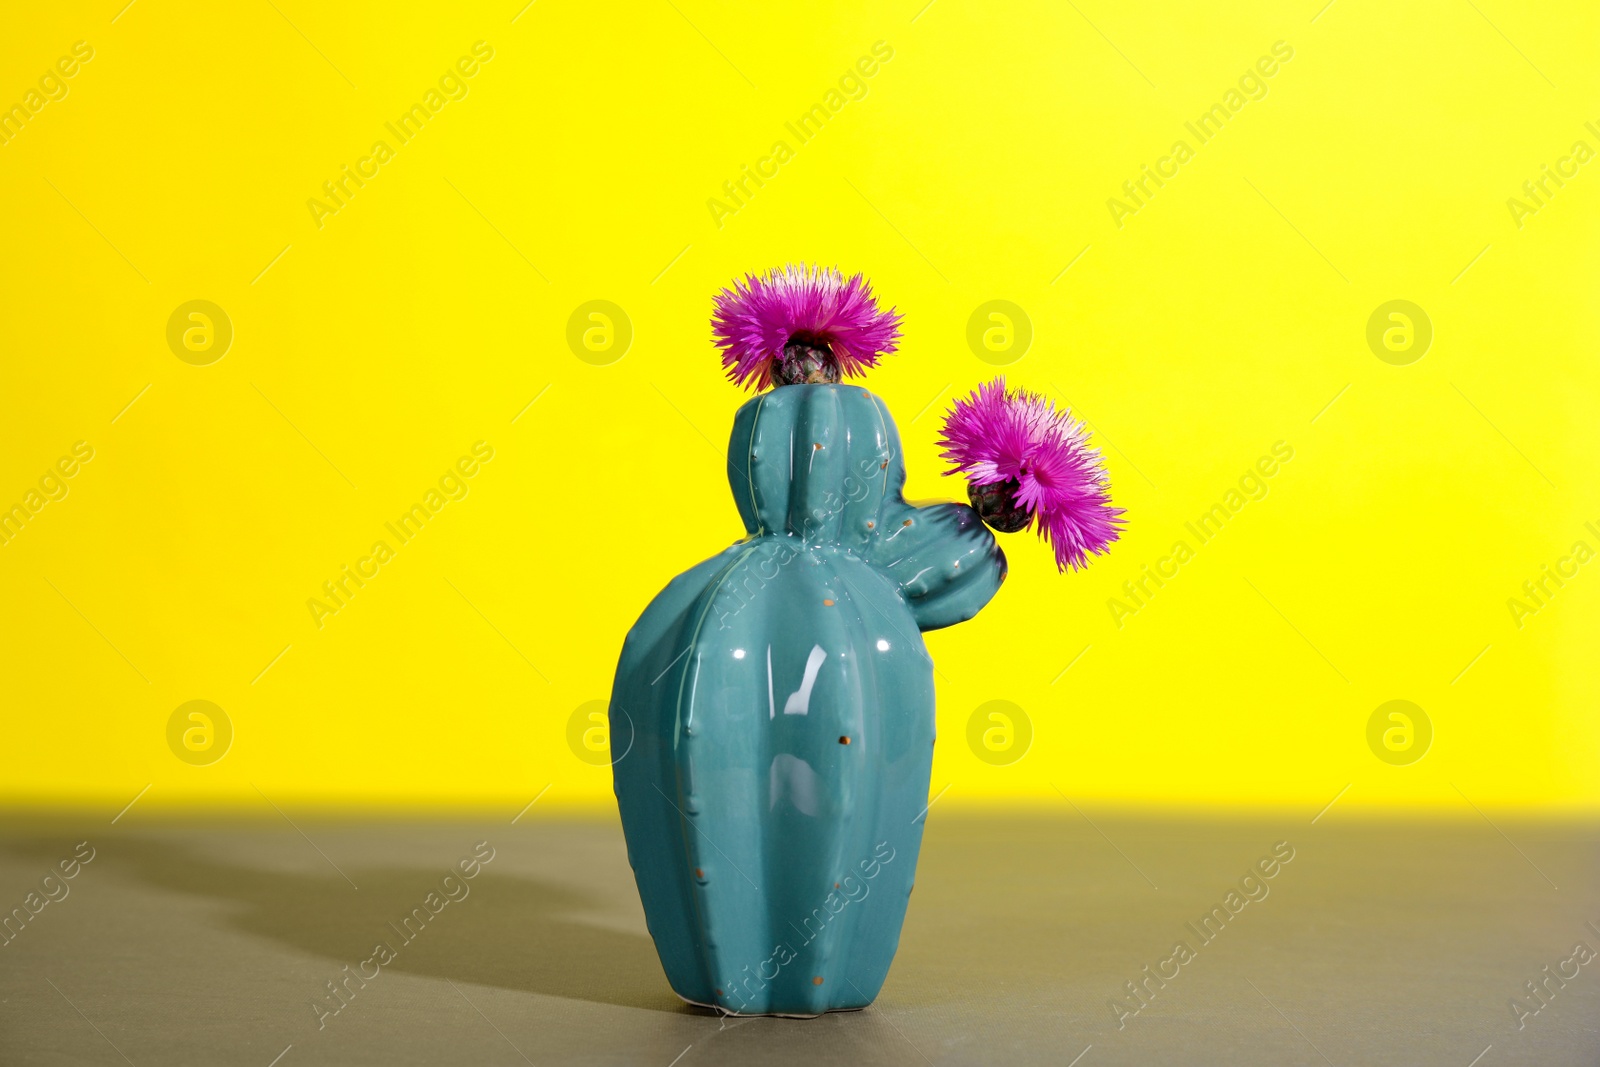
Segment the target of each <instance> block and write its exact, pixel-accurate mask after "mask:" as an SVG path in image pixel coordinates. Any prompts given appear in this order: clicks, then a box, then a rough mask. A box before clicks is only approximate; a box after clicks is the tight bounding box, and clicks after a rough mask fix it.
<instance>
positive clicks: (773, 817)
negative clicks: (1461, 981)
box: [610, 384, 1006, 1016]
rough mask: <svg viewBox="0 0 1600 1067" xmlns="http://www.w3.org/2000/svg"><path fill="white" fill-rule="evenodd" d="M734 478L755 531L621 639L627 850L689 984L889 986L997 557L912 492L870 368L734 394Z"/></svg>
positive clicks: (790, 998)
mask: <svg viewBox="0 0 1600 1067" xmlns="http://www.w3.org/2000/svg"><path fill="white" fill-rule="evenodd" d="M728 482H729V485H730V487H731V488H732V490H733V495H734V499H735V501H736V503H737V505H738V509H739V514H740V516H741V518H742V519H743V521H744V525H745V528H746V531H747V534H748V536H747V537H745V538H744V539H743V540H740V541H738V542H736V543H735V544H734V545H732V546H731V547H730V548H728V549H726V550H725V551H723V552H721V553H719V554H717V555H716V556H713V557H712V558H711V559H708V560H706V561H705V562H703V563H701V564H699V565H698V566H696V567H694V568H692V569H691V570H689V571H687V572H685V573H684V574H682V575H680V576H679V577H677V578H676V579H674V580H673V581H672V582H671V583H670V584H669V585H668V586H667V587H666V589H664V590H662V592H661V593H660V594H659V595H658V596H657V597H656V598H655V599H654V600H653V601H652V602H651V603H650V606H649V607H648V608H646V609H645V611H644V614H643V615H642V616H640V618H639V621H638V622H637V623H636V624H635V625H634V627H633V629H632V630H631V631H630V632H629V633H628V636H627V639H626V641H625V643H624V646H623V650H622V656H621V660H620V662H619V663H618V666H617V674H616V680H615V684H614V686H613V689H612V697H611V705H610V719H611V738H612V747H613V752H614V753H616V757H615V762H614V764H613V775H614V780H615V789H616V795H617V804H618V807H619V809H620V811H621V816H622V825H623V830H624V832H625V835H626V837H627V845H628V858H629V861H630V863H631V864H632V866H633V870H634V875H635V878H636V880H637V882H638V887H639V895H640V898H641V900H642V902H643V904H644V912H645V918H646V921H647V923H648V925H649V929H650V934H651V936H652V937H653V938H654V940H655V945H656V949H657V952H658V953H659V955H660V957H661V965H662V967H663V968H664V969H665V971H666V975H667V979H668V981H669V982H670V983H671V986H672V988H673V990H674V991H675V992H676V993H677V994H678V996H680V997H682V998H683V999H684V1000H686V1001H689V1002H691V1003H694V1004H700V1005H704V1006H708V1007H713V1008H716V1009H718V1010H721V1011H725V1012H729V1013H734V1014H774V1015H792V1016H814V1015H819V1014H821V1013H823V1012H827V1011H836V1010H846V1009H855V1008H861V1007H864V1006H866V1005H867V1004H869V1003H870V1002H871V1001H872V1000H873V998H874V997H876V996H877V994H878V991H879V989H880V988H881V987H882V985H883V981H884V978H885V976H886V975H887V974H888V971H889V965H890V962H891V961H892V960H893V958H894V954H895V950H896V947H897V946H898V944H899V939H900V928H901V924H902V921H903V920H904V918H905V913H906V907H907V902H908V898H909V896H910V894H911V888H912V884H913V881H914V878H915V874H916V867H917V856H918V852H919V850H920V847H921V843H922V827H923V819H924V817H925V813H926V808H927V805H928V801H929V796H928V787H929V773H930V769H931V766H932V759H933V743H934V691H933V663H932V661H931V660H930V659H929V657H928V652H927V649H926V648H925V646H924V645H923V641H922V636H921V632H922V631H924V630H932V629H936V628H938V627H941V626H949V625H951V624H953V623H957V622H962V621H964V620H966V619H969V618H971V617H972V616H973V615H974V614H976V613H977V612H978V610H979V609H981V608H982V607H983V606H984V605H985V604H986V603H988V601H989V599H990V598H991V597H992V596H993V595H994V593H995V591H996V590H997V589H998V588H999V586H1000V583H1001V581H1002V580H1003V579H1004V578H1005V570H1006V564H1005V556H1004V555H1003V554H1002V553H1001V551H1000V549H999V547H998V546H997V545H996V544H995V541H994V537H993V536H992V535H991V534H990V532H989V531H988V529H987V528H985V526H984V524H983V523H982V521H981V520H980V519H979V518H978V516H977V514H976V513H975V512H974V511H973V510H972V509H971V508H970V507H967V506H966V505H962V504H935V505H930V506H926V507H914V506H912V505H910V504H908V503H907V502H906V501H905V500H904V499H903V497H902V495H901V487H902V486H903V485H904V482H905V468H904V466H903V463H902V457H901V452H900V441H899V435H898V433H897V431H896V429H895V425H894V421H893V419H892V418H890V415H889V412H888V409H887V408H886V407H885V406H884V404H883V402H882V401H881V400H879V399H878V398H877V397H875V396H873V395H872V394H871V393H869V392H867V391H866V390H865V389H862V388H860V387H858V386H853V385H841V384H818V385H804V384H801V385H786V386H782V387H779V388H776V389H773V390H771V391H769V392H765V393H762V394H761V395H758V396H756V397H755V398H753V399H751V400H750V401H748V402H747V403H746V404H745V405H744V406H743V407H742V408H740V410H739V412H738V414H737V416H736V417H735V419H734V425H733V433H732V436H731V439H730V441H729V445H728Z"/></svg>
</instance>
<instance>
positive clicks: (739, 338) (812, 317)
mask: <svg viewBox="0 0 1600 1067" xmlns="http://www.w3.org/2000/svg"><path fill="white" fill-rule="evenodd" d="M711 326H712V330H713V334H714V336H715V338H716V342H717V344H718V345H719V346H721V348H722V365H723V366H724V367H725V368H726V369H727V371H728V377H729V378H730V379H731V380H733V381H735V382H737V383H739V384H740V385H746V386H753V387H754V388H756V389H764V388H766V387H767V386H769V385H771V384H772V381H773V377H774V371H775V370H777V369H778V365H779V363H781V362H782V361H783V359H784V357H785V352H784V350H785V348H787V347H788V346H789V345H790V344H791V343H798V344H801V345H803V346H808V347H809V348H811V349H813V350H820V352H819V355H820V356H821V357H822V358H824V359H826V358H828V357H829V356H830V355H831V359H832V361H833V362H835V363H836V364H837V366H838V370H839V371H842V372H843V373H844V374H847V375H858V374H861V373H863V372H864V371H865V370H866V369H867V368H868V367H874V366H876V365H877V363H878V357H879V356H880V355H889V354H890V353H892V352H893V351H894V350H895V348H896V346H897V343H898V341H899V339H900V315H899V313H898V312H896V311H894V310H893V309H891V310H889V311H879V310H878V303H877V301H876V300H874V299H873V296H872V287H871V286H870V285H868V284H867V281H866V279H865V278H863V277H862V276H861V275H860V274H857V275H855V276H854V277H852V278H850V279H849V280H848V281H847V280H846V279H845V276H844V274H843V273H842V272H840V271H839V270H838V269H836V268H822V267H814V266H788V267H779V268H776V269H774V270H771V271H768V272H767V273H766V274H764V275H755V274H747V275H745V280H744V282H743V284H741V283H739V282H738V281H735V282H734V283H733V286H732V287H731V288H728V289H724V290H722V291H721V292H720V293H718V294H717V296H716V309H715V312H714V313H713V314H712V316H711ZM793 380H815V379H810V378H806V379H800V378H794V379H793ZM832 380H834V381H837V380H838V374H834V375H833V377H832Z"/></svg>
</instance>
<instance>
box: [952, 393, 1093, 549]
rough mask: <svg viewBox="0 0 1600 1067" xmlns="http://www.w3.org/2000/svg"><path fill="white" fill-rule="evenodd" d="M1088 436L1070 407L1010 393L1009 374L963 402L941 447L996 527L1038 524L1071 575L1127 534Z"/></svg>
mask: <svg viewBox="0 0 1600 1067" xmlns="http://www.w3.org/2000/svg"><path fill="white" fill-rule="evenodd" d="M1088 439H1089V432H1088V430H1087V429H1085V428H1084V426H1083V424H1082V423H1080V422H1078V421H1077V420H1076V419H1074V418H1073V417H1072V414H1071V413H1070V412H1069V411H1067V410H1066V409H1065V408H1063V409H1061V410H1059V411H1058V410H1057V409H1056V407H1055V405H1054V404H1053V403H1052V402H1050V401H1049V400H1046V399H1045V398H1044V397H1043V396H1040V395H1039V394H1037V393H1031V392H1029V391H1028V390H1026V389H1016V390H1013V391H1011V392H1007V391H1006V380H1005V378H1004V377H1000V378H996V379H995V380H994V381H992V382H988V383H986V384H984V385H980V386H978V390H977V392H975V393H973V394H972V395H971V396H970V397H966V398H964V399H958V400H957V401H956V403H955V406H954V407H953V408H951V409H950V412H949V413H948V414H947V415H946V416H945V422H944V432H943V435H942V436H941V437H940V439H939V443H940V444H941V445H942V446H943V447H944V452H943V456H944V458H945V459H947V460H949V461H950V462H951V463H953V464H954V465H955V466H954V468H953V469H952V470H947V471H945V472H944V473H945V474H947V475H949V474H955V473H956V472H958V471H959V472H961V473H963V474H965V475H966V476H967V481H968V483H969V485H968V495H969V496H971V497H972V500H973V505H974V507H977V508H978V510H979V513H980V514H982V515H983V517H984V519H985V521H987V522H989V523H990V525H992V526H995V527H996V528H998V529H1003V530H1006V529H1009V530H1020V529H1022V528H1023V527H1024V526H1026V525H1029V524H1031V525H1033V527H1034V528H1035V529H1036V530H1038V531H1039V536H1040V537H1041V538H1043V539H1044V540H1045V541H1046V542H1048V543H1049V544H1050V545H1051V546H1052V547H1053V548H1054V549H1055V554H1056V566H1057V567H1058V568H1059V569H1060V570H1062V571H1065V570H1067V569H1068V568H1069V567H1071V568H1073V569H1078V568H1081V567H1086V566H1088V563H1089V560H1088V555H1087V553H1093V554H1095V555H1100V554H1102V553H1104V552H1106V551H1107V549H1108V547H1109V546H1110V544H1111V542H1113V541H1115V540H1116V539H1117V538H1118V536H1120V534H1121V530H1120V529H1119V527H1121V525H1122V522H1123V520H1122V517H1121V516H1122V514H1123V509H1122V508H1115V507H1112V506H1111V495H1110V480H1109V479H1108V478H1107V476H1106V471H1105V467H1104V465H1103V461H1102V460H1101V457H1100V453H1099V451H1098V450H1097V449H1095V448H1094V447H1093V446H1092V445H1090V444H1089V441H1088Z"/></svg>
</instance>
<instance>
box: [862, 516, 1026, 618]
mask: <svg viewBox="0 0 1600 1067" xmlns="http://www.w3.org/2000/svg"><path fill="white" fill-rule="evenodd" d="M884 519H885V520H886V521H885V522H884V524H883V527H884V529H883V533H882V535H881V536H880V537H879V538H878V539H877V542H876V544H875V545H874V546H873V549H872V561H873V563H874V564H876V565H877V566H878V568H879V569H880V570H882V571H883V572H884V573H886V574H887V575H888V576H889V579H890V581H892V582H894V583H895V584H896V585H897V586H898V587H899V589H900V595H901V596H903V597H904V598H905V601H906V604H907V605H909V606H910V608H911V613H912V616H913V617H914V618H915V619H916V621H917V626H918V627H919V628H921V629H923V630H937V629H939V628H940V627H943V626H953V625H955V624H956V623H958V622H966V621H967V620H968V619H970V618H972V617H973V616H974V615H976V614H977V613H978V612H979V611H981V610H982V609H983V606H984V605H985V604H987V603H989V600H990V599H991V598H992V597H993V596H994V594H995V592H996V591H997V590H999V588H1000V583H1001V582H1002V581H1004V580H1005V576H1006V557H1005V553H1004V552H1002V551H1000V546H999V545H997V544H996V543H995V540H994V535H993V534H992V533H990V532H989V529H988V527H986V526H985V525H984V524H983V520H982V519H980V518H979V517H978V513H977V512H976V511H973V510H972V509H971V508H970V507H968V506H967V505H965V504H930V505H928V506H926V507H914V506H912V505H910V504H905V503H900V502H896V503H893V504H890V505H889V506H888V507H887V508H886V509H885V512H884Z"/></svg>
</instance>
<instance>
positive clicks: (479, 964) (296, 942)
mask: <svg viewBox="0 0 1600 1067" xmlns="http://www.w3.org/2000/svg"><path fill="white" fill-rule="evenodd" d="M59 849H60V842H59V840H57V839H50V840H49V841H48V842H45V841H42V840H41V841H14V842H10V843H8V844H7V850H8V851H12V852H16V853H21V854H25V855H29V856H36V857H46V858H48V857H53V856H54V855H55V853H56V852H57V851H59ZM100 862H102V863H106V864H114V865H115V866H116V868H117V869H118V870H119V871H120V872H123V873H125V874H131V875H133V876H134V877H137V878H138V879H140V880H141V881H144V882H146V883H148V884H150V885H152V886H156V887H158V888H161V889H165V890H170V891H172V892H176V893H186V894H190V895H194V896H200V897H205V898H208V899H211V900H215V901H218V902H220V903H221V904H223V905H225V906H226V908H227V911H228V919H227V922H228V923H229V924H230V925H231V926H232V927H233V928H235V929H238V930H242V931H244V932H245V933H249V934H253V935H255V936H257V937H262V938H266V939H267V940H269V941H274V942H277V943H280V944H284V945H287V946H289V947H291V948H294V949H299V950H300V951H303V952H306V953H310V954H312V955H316V956H323V957H326V958H327V959H328V960H329V966H328V978H329V979H335V978H338V977H340V976H341V975H343V974H344V972H343V971H341V968H342V967H343V966H344V965H346V964H348V965H349V966H350V968H351V972H354V971H355V970H356V968H357V965H358V964H360V963H361V962H362V961H363V960H366V959H368V958H370V957H371V956H372V955H373V949H374V946H375V945H376V944H377V943H378V942H380V941H384V942H387V943H388V944H389V946H390V947H391V948H392V949H393V950H394V952H395V958H394V959H393V960H392V962H390V963H388V964H386V965H384V966H383V968H382V970H383V972H384V973H388V972H398V973H404V974H414V975H421V976H425V977H429V978H448V979H450V980H452V981H456V982H471V983H474V984H477V985H484V986H496V987H500V988H503V989H512V990H520V991H523V992H528V993H538V994H542V995H545V996H553V997H565V998H569V999H579V1000H588V1001H594V1002H597V1003H601V1004H612V1005H618V1006H621V1007H629V1008H645V1009H650V1010H654V1011H663V1012H672V1013H674V1014H685V1013H687V1014H700V1013H701V1012H700V1010H699V1009H696V1008H692V1007H690V1006H689V1005H686V1004H684V1002H683V1001H681V1000H679V999H678V998H677V997H676V996H674V995H673V992H672V989H671V987H670V986H668V985H667V979H666V976H665V975H664V974H662V973H661V964H660V962H659V961H658V960H657V958H656V951H655V946H654V945H653V944H652V943H651V941H650V939H649V938H648V937H646V936H642V935H637V934H628V933H623V932H621V931H616V930H609V929H605V928H603V927H598V926H594V925H590V924H588V923H584V922H581V921H578V920H576V919H574V918H571V917H570V916H572V915H573V914H574V913H577V912H580V911H582V910H584V909H586V908H592V907H593V904H594V902H593V901H592V900H591V899H589V898H587V897H585V896H584V895H582V894H581V893H579V892H575V891H574V890H573V889H571V888H569V887H566V886H561V885H553V884H548V883H543V882H536V881H531V880H529V879H527V878H523V877H518V876H513V875H508V874H505V873H503V872H501V871H497V870H495V868H494V866H493V864H490V865H488V866H486V867H484V868H483V870H482V872H481V873H480V874H479V875H478V876H477V877H476V878H473V879H472V880H470V881H466V882H464V883H463V884H464V885H465V886H466V887H467V889H468V892H467V895H466V896H465V897H463V898H462V899H460V900H456V901H451V902H450V903H448V904H447V905H445V906H444V908H443V909H442V910H441V911H440V912H439V913H438V914H437V915H430V917H429V920H428V922H427V923H426V925H425V926H422V925H421V924H420V923H418V922H417V921H415V920H413V923H412V927H411V929H412V931H416V928H417V927H418V926H421V929H420V932H413V933H412V938H413V939H412V940H411V941H410V942H407V941H405V939H404V938H403V937H402V936H401V934H399V933H397V932H396V929H403V927H402V920H403V919H404V918H405V917H406V916H408V915H410V914H411V913H412V909H413V908H419V907H422V905H423V900H424V898H425V897H427V895H428V894H429V893H430V892H435V893H439V896H440V898H441V899H442V898H444V894H443V893H441V892H440V891H439V879H440V878H441V877H442V876H443V874H444V873H445V872H444V871H443V870H440V869H437V868H431V867H430V868H426V869H415V868H393V867H378V868H364V869H358V868H350V867H347V868H346V872H347V873H348V874H349V875H350V878H351V879H352V880H353V881H354V882H355V883H356V885H358V886H360V887H361V888H360V890H359V891H357V890H355V889H352V888H351V887H350V883H349V882H346V881H345V880H344V879H343V878H341V877H340V876H339V875H338V874H337V873H335V872H334V871H333V870H331V869H330V870H329V871H328V873H327V877H322V876H321V875H307V874H299V873H293V874H291V873H286V872H282V871H273V870H264V869H261V868H256V867H235V866H229V865H227V864H223V863H218V862H216V861H215V860H213V859H210V858H206V857H203V856H201V855H198V854H196V853H195V852H193V851H191V850H189V849H187V848H182V847H179V846H176V845H173V844H170V843H167V842H162V841H154V840H148V839H146V840H139V839H135V838H126V839H123V840H120V841H118V842H117V846H116V850H115V855H114V856H113V855H112V854H111V853H110V851H109V850H105V851H103V852H102V857H101V860H100ZM456 894H457V895H458V896H459V894H460V890H459V889H458V890H456ZM422 910H423V913H424V914H429V913H428V909H427V908H422ZM391 923H393V924H394V926H393V927H391V926H390V925H389V924H391ZM366 971H367V973H368V974H370V973H372V968H371V967H370V966H368V967H367V968H366ZM382 980H383V977H382V975H381V974H380V975H379V976H378V977H377V978H375V979H373V981H374V982H377V983H381V982H382ZM352 988H356V989H358V990H359V986H358V985H356V984H354V983H352ZM309 992H310V991H308V993H309ZM357 995H359V992H358V994H357Z"/></svg>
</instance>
